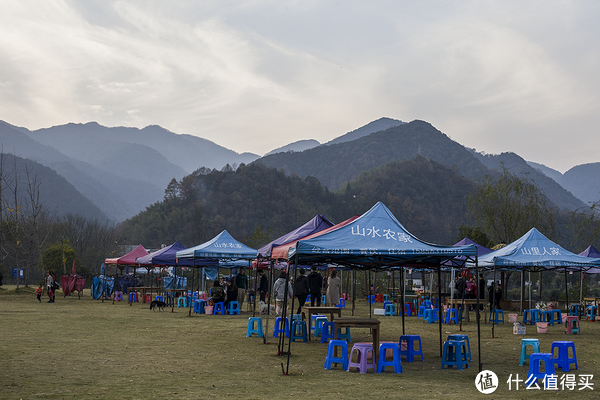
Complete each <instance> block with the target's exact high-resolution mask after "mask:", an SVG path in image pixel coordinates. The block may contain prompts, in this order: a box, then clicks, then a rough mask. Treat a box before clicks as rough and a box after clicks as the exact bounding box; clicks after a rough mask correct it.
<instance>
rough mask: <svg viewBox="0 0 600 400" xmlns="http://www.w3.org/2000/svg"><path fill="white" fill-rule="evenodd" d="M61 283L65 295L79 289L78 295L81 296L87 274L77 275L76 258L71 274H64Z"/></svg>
mask: <svg viewBox="0 0 600 400" xmlns="http://www.w3.org/2000/svg"><path fill="white" fill-rule="evenodd" d="M60 285H61V286H62V290H63V293H64V294H65V297H67V296H70V295H71V293H73V292H74V291H77V296H79V298H81V292H82V291H83V287H84V286H85V276H80V275H77V273H76V272H75V260H73V268H72V269H71V274H69V275H63V276H61V277H60Z"/></svg>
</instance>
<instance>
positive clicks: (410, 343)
mask: <svg viewBox="0 0 600 400" xmlns="http://www.w3.org/2000/svg"><path fill="white" fill-rule="evenodd" d="M402 342H406V350H402ZM417 342H418V343H419V348H418V349H417V350H415V343H417ZM398 348H399V349H400V355H401V356H405V357H406V362H413V361H414V360H415V356H419V355H420V356H421V361H425V359H424V358H423V347H422V346H421V336H419V335H402V336H400V340H399V341H398Z"/></svg>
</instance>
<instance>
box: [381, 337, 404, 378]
mask: <svg viewBox="0 0 600 400" xmlns="http://www.w3.org/2000/svg"><path fill="white" fill-rule="evenodd" d="M388 349H390V350H392V359H391V360H389V361H388V360H387V350H388ZM385 367H394V373H396V374H399V373H401V372H402V361H400V346H399V345H398V343H381V345H380V346H379V360H378V361H377V373H378V374H380V373H381V372H383V371H384V370H385Z"/></svg>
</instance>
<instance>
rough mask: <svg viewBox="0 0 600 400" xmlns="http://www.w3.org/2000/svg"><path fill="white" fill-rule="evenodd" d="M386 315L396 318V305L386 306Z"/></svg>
mask: <svg viewBox="0 0 600 400" xmlns="http://www.w3.org/2000/svg"><path fill="white" fill-rule="evenodd" d="M384 315H389V316H391V317H392V316H395V315H396V310H394V305H393V304H392V303H387V304H386V305H385V313H384Z"/></svg>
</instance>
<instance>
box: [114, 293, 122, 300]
mask: <svg viewBox="0 0 600 400" xmlns="http://www.w3.org/2000/svg"><path fill="white" fill-rule="evenodd" d="M115 301H123V292H115Z"/></svg>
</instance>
